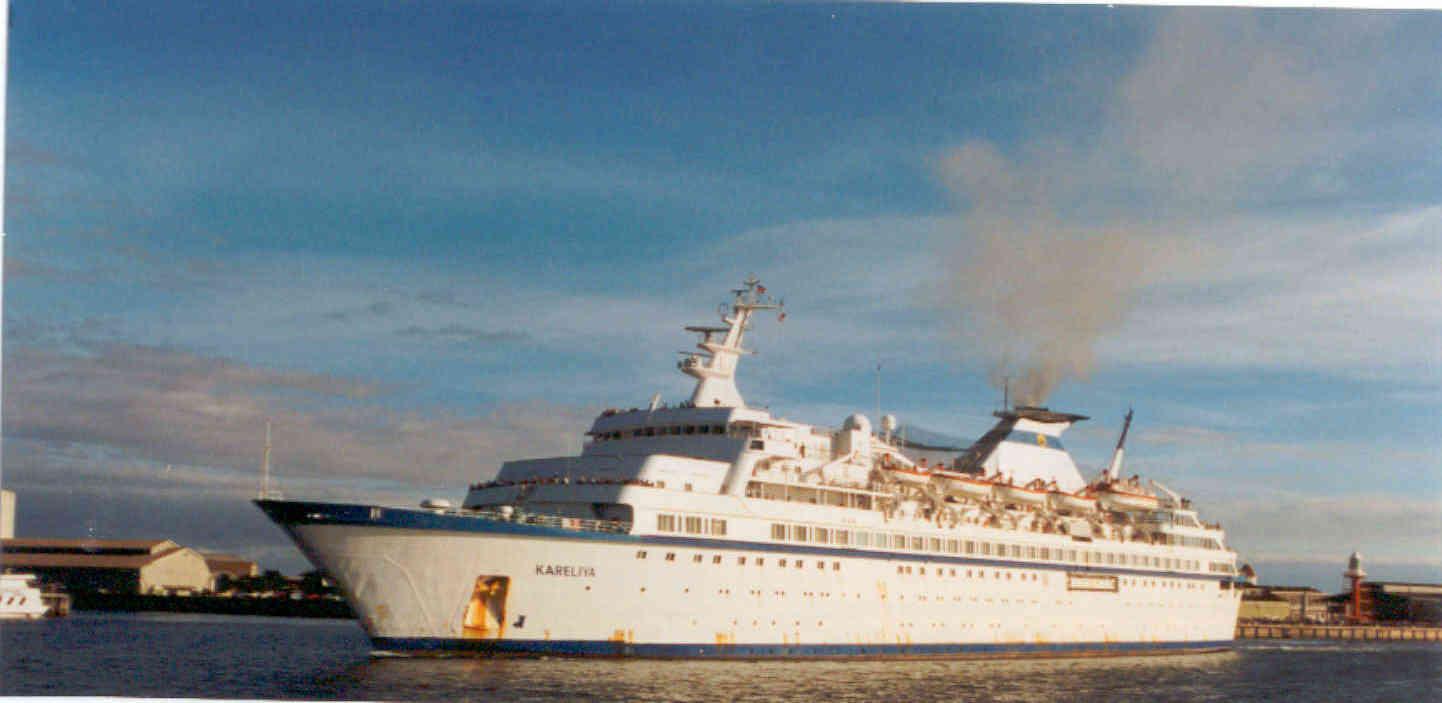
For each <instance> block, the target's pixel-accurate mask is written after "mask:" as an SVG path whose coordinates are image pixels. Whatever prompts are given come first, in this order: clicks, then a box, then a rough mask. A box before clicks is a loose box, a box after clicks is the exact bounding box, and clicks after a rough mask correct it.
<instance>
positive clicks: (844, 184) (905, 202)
mask: <svg viewBox="0 0 1442 703" xmlns="http://www.w3.org/2000/svg"><path fill="white" fill-rule="evenodd" d="M296 5H297V6H296V7H289V6H284V5H276V4H270V3H258V4H253V5H243V4H239V3H236V4H222V5H220V6H215V5H203V4H199V3H196V4H189V3H159V2H144V3H141V2H137V3H86V2H67V3H61V2H54V3H31V2H16V3H15V8H14V19H13V21H12V37H11V58H10V72H11V75H10V96H9V100H10V102H9V155H8V161H9V169H8V173H7V177H8V180H7V186H8V187H7V193H6V196H7V198H8V201H7V202H8V207H7V210H8V213H9V218H8V221H7V222H6V231H7V234H8V236H7V240H6V242H7V247H6V271H5V278H6V301H5V302H6V306H7V308H6V311H5V314H6V319H5V334H6V343H7V345H6V352H7V358H6V360H5V361H6V363H5V390H6V394H5V395H6V397H5V427H4V432H5V439H6V442H5V457H4V458H5V462H4V468H5V476H4V479H5V483H6V485H7V487H10V488H12V489H14V490H16V491H18V492H19V493H20V496H21V502H20V505H21V508H20V528H21V531H22V532H28V533H30V534H47V535H60V536H79V535H83V534H95V535H97V536H113V537H142V536H155V535H164V536H173V537H175V538H177V539H179V540H181V541H183V542H191V543H195V544H197V545H198V546H202V547H209V548H214V549H226V550H232V551H237V552H241V553H244V554H247V555H250V556H253V557H256V558H260V559H261V560H262V561H263V562H265V563H267V564H270V565H274V566H279V567H282V568H286V569H297V568H299V566H300V564H301V561H300V557H299V555H298V554H296V553H295V552H294V550H293V549H291V548H290V547H288V545H286V543H285V541H284V538H283V536H282V535H281V533H280V532H279V531H278V530H276V529H274V528H272V527H269V526H268V525H266V524H265V522H264V521H263V519H261V518H260V516H259V514H258V512H257V511H255V510H254V509H253V508H252V507H250V506H249V505H247V504H246V503H245V498H246V497H247V496H249V495H250V494H252V493H253V491H254V487H255V474H256V468H255V467H256V465H257V464H258V462H259V455H260V444H261V442H260V437H261V434H262V432H263V426H264V419H265V418H267V417H270V418H273V419H274V420H275V422H276V452H275V467H276V472H277V474H278V480H279V481H280V483H281V486H282V488H283V489H284V490H285V491H286V492H287V493H288V494H290V495H297V496H299V495H314V496H324V497H338V498H342V497H343V498H352V499H360V498H381V499H387V500H404V501H408V502H409V501H412V500H415V499H416V498H418V497H420V496H424V495H436V494H439V495H447V496H452V497H454V496H456V495H458V494H459V493H460V492H461V491H463V489H464V486H465V484H466V483H468V482H470V481H473V480H477V479H480V478H484V477H486V476H488V475H490V474H491V473H492V472H493V471H494V470H495V469H496V467H498V465H499V462H500V461H502V460H505V459H508V458H517V457H523V456H532V455H537V454H549V453H557V452H565V451H573V450H575V449H576V448H578V447H579V442H580V433H581V432H582V431H583V430H584V428H585V425H586V422H587V420H588V418H589V416H590V415H591V414H592V413H594V412H595V411H596V410H597V409H599V408H602V407H606V406H608V405H623V406H629V405H636V404H639V403H642V402H644V401H645V400H646V399H647V398H649V397H650V395H651V394H652V393H654V392H658V391H659V392H662V393H663V395H665V396H667V397H670V398H681V397H683V396H684V395H685V394H686V392H687V390H688V384H687V383H686V379H685V378H684V377H682V376H681V375H680V374H679V373H677V372H676V371H675V370H674V360H675V351H676V350H678V349H684V348H686V346H687V345H688V344H689V343H690V341H691V340H690V339H689V338H688V336H687V335H685V334H684V333H683V332H682V331H681V330H680V326H681V325H683V324H695V323H702V322H708V321H709V320H710V316H711V315H712V314H713V313H712V311H713V310H714V306H715V304H716V303H717V302H718V301H719V300H720V296H721V295H722V294H723V292H724V291H725V289H727V288H728V287H730V286H732V285H734V284H735V283H736V282H738V281H739V280H740V279H741V278H743V277H744V276H745V275H746V274H748V273H751V272H755V273H756V274H757V275H759V276H760V277H761V278H762V279H763V280H764V281H765V282H766V283H767V285H768V287H769V288H771V290H772V291H773V292H775V293H778V294H780V295H782V296H784V297H785V299H786V301H787V306H788V309H789V311H790V314H789V316H788V319H787V320H786V322H785V323H784V324H782V325H775V324H771V323H765V324H762V325H760V326H759V327H758V329H757V330H756V332H755V334H754V338H753V343H754V346H756V347H757V348H758V349H759V350H760V351H761V354H760V355H758V356H757V357H754V358H748V359H747V360H746V361H745V363H744V365H743V367H742V376H741V388H742V391H743V393H744V394H745V395H746V397H747V398H748V399H749V400H751V401H752V402H754V403H759V404H765V405H768V406H769V407H771V408H772V409H773V410H774V411H776V412H778V413H781V414H783V415H786V416H788V417H791V418H794V419H798V420H804V421H810V422H815V423H818V424H835V423H837V422H839V421H840V420H841V419H842V418H843V417H845V415H847V414H849V413H851V412H853V411H856V410H862V411H866V412H871V409H872V408H873V406H874V404H875V399H874V393H875V390H874V388H875V386H874V384H875V376H874V374H875V371H874V370H875V367H876V365H877V364H878V363H880V364H881V365H882V367H883V372H882V379H883V391H882V394H883V405H884V406H885V407H886V409H887V410H888V411H892V412H896V413H897V414H898V415H900V416H901V417H902V418H903V420H904V421H910V422H913V423H914V424H916V425H919V426H922V427H926V428H929V429H933V430H938V431H944V432H948V433H951V434H957V435H963V436H970V435H975V434H977V433H979V432H981V431H983V430H984V429H985V428H986V426H987V425H988V413H989V412H990V411H991V410H992V409H994V408H995V407H996V405H997V403H998V398H999V395H1000V394H999V391H998V390H997V389H996V388H995V387H994V385H993V384H992V383H991V382H990V378H991V377H992V376H994V375H997V371H996V369H998V368H1000V367H1001V366H1003V365H1004V366H1006V367H1007V368H1009V369H1010V373H1012V374H1014V375H1021V374H1024V373H1025V371H1026V369H1027V368H1042V369H1047V370H1049V371H1050V372H1052V374H1053V376H1054V379H1055V380H1058V382H1057V383H1056V384H1055V387H1054V389H1053V390H1051V391H1050V393H1049V396H1048V397H1047V403H1048V404H1049V405H1051V406H1052V407H1056V408H1063V409H1067V410H1073V411H1078V412H1083V413H1087V414H1090V415H1092V416H1093V417H1094V418H1095V419H1094V420H1093V421H1092V422H1089V423H1084V424H1082V425H1080V426H1079V427H1077V428H1076V429H1075V430H1073V432H1072V434H1071V435H1069V436H1068V443H1067V444H1068V447H1069V448H1071V449H1072V451H1073V452H1074V453H1075V454H1076V455H1077V457H1078V459H1079V460H1080V461H1081V462H1082V463H1083V464H1085V465H1087V466H1095V465H1097V464H1100V463H1102V462H1104V461H1105V460H1106V454H1107V448H1108V445H1109V443H1110V442H1111V441H1112V438H1113V437H1114V433H1115V432H1116V430H1117V425H1118V424H1119V421H1120V417H1121V415H1122V414H1123V413H1124V412H1125V410H1126V408H1127V407H1129V406H1135V407H1136V408H1137V423H1136V431H1135V433H1134V435H1133V444H1132V447H1131V451H1130V452H1129V460H1130V461H1131V462H1132V466H1133V467H1134V468H1135V469H1136V470H1138V471H1141V472H1142V473H1144V474H1148V475H1152V476H1156V477H1157V478H1158V479H1159V480H1162V481H1164V482H1166V483H1167V484H1169V485H1171V486H1173V487H1175V488H1177V489H1179V490H1181V491H1182V492H1184V493H1186V494H1189V495H1192V496H1193V497H1194V498H1196V499H1197V501H1198V503H1199V504H1201V505H1203V506H1205V507H1204V512H1206V513H1207V514H1208V515H1210V516H1212V517H1218V518H1221V519H1222V520H1223V521H1224V522H1225V523H1226V525H1227V527H1228V528H1229V531H1230V534H1231V539H1232V542H1233V544H1234V546H1235V547H1236V548H1237V549H1238V550H1239V551H1240V552H1242V554H1243V558H1244V559H1248V560H1251V561H1253V562H1256V563H1258V564H1259V565H1261V566H1262V571H1263V575H1264V578H1267V580H1272V581H1279V582H1280V581H1299V582H1306V583H1315V584H1316V585H1318V586H1322V587H1326V588H1333V587H1335V586H1336V585H1337V584H1336V583H1335V582H1339V581H1340V577H1339V576H1337V575H1336V574H1334V573H1333V572H1337V574H1339V573H1340V571H1341V569H1342V562H1343V559H1344V558H1345V556H1346V554H1347V553H1350V551H1351V550H1352V549H1361V550H1362V551H1363V553H1364V554H1365V555H1367V556H1368V557H1369V558H1371V559H1372V560H1373V561H1374V562H1375V563H1377V564H1378V566H1377V568H1374V569H1373V571H1374V573H1375V575H1377V576H1379V577H1393V578H1429V579H1438V578H1442V478H1439V476H1442V460H1439V456H1442V440H1439V433H1438V431H1437V430H1438V428H1439V422H1438V420H1439V414H1442V413H1439V410H1442V392H1439V391H1442V374H1439V368H1438V367H1439V349H1442V309H1439V308H1442V305H1439V302H1438V301H1439V300H1442V281H1439V277H1438V275H1437V273H1436V271H1437V270H1439V264H1442V244H1439V241H1442V157H1439V154H1442V77H1439V74H1438V73H1437V72H1436V70H1435V66H1437V65H1442V55H1439V54H1442V48H1439V45H1438V43H1437V42H1436V37H1437V36H1438V35H1439V30H1442V16H1439V15H1438V14H1437V13H1383V12H1357V11H1346V12H1344V11H1260V10H1220V9H1159V8H1100V7H1075V8H1061V7H1027V6H931V5H928V6H895V5H853V4H844V5H826V4H811V3H807V4H791V5H775V4H746V3H726V4H718V5H704V6H703V5H699V4H647V5H640V4H604V5H603V4H599V3H596V4H591V3H583V4H579V5H577V4H571V3H454V4H448V3H425V4H397V3H376V4H368V3H344V4H321V3H304V4H300V3H297V4H296Z"/></svg>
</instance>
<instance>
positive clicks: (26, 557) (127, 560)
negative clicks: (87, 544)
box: [0, 540, 185, 569]
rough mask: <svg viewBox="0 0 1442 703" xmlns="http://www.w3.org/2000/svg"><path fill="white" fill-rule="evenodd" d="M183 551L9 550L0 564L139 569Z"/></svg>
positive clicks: (37, 567)
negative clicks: (57, 552) (32, 551)
mask: <svg viewBox="0 0 1442 703" xmlns="http://www.w3.org/2000/svg"><path fill="white" fill-rule="evenodd" d="M7 541H8V540H7ZM182 551H185V550H184V548H183V547H177V548H174V549H167V550H165V551H162V552H157V553H154V554H69V553H59V554H25V553H19V554H16V553H9V552H7V553H5V554H3V555H0V565H4V566H6V567H24V568H36V569H41V568H51V569H139V568H141V567H143V566H145V565H147V564H150V563H153V562H156V561H160V560H161V559H164V558H166V557H168V556H171V555H172V554H177V553H179V552H182Z"/></svg>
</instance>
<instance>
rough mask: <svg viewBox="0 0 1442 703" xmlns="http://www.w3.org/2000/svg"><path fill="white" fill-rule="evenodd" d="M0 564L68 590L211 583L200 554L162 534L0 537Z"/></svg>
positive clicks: (150, 589) (196, 587) (173, 588)
mask: <svg viewBox="0 0 1442 703" xmlns="http://www.w3.org/2000/svg"><path fill="white" fill-rule="evenodd" d="M0 567H3V568H4V569H6V570H10V571H25V572H28V573H33V574H35V575H36V576H39V577H40V579H41V580H42V581H46V582H53V583H58V584H61V585H63V586H64V588H65V590H67V591H71V592H81V591H106V592H110V593H133V594H154V593H201V592H204V591H209V590H210V589H211V588H212V586H213V584H214V577H213V576H212V574H211V570H210V567H209V566H207V565H206V560H205V556H204V555H203V554H201V553H200V552H198V551H196V550H194V549H191V548H189V547H182V546H180V545H179V544H176V543H175V542H173V541H171V540H168V539H159V540H102V539H88V538H87V539H48V538H40V539H34V538H12V539H6V540H0Z"/></svg>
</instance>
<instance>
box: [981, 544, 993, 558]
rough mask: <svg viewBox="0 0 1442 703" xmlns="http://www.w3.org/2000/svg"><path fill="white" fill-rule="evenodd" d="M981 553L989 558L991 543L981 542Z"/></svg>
mask: <svg viewBox="0 0 1442 703" xmlns="http://www.w3.org/2000/svg"><path fill="white" fill-rule="evenodd" d="M981 553H982V554H983V555H986V556H990V555H991V542H982V543H981Z"/></svg>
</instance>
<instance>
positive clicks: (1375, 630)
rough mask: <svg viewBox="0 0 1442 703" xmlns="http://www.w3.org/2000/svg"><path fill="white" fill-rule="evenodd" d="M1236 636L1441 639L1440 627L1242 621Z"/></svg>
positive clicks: (1402, 639)
mask: <svg viewBox="0 0 1442 703" xmlns="http://www.w3.org/2000/svg"><path fill="white" fill-rule="evenodd" d="M1237 638H1238V639H1286V640H1358V641H1394V642H1395V641H1416V642H1442V627H1424V626H1420V625H1390V626H1388V625H1302V624H1289V623H1241V624H1239V625H1237Z"/></svg>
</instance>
